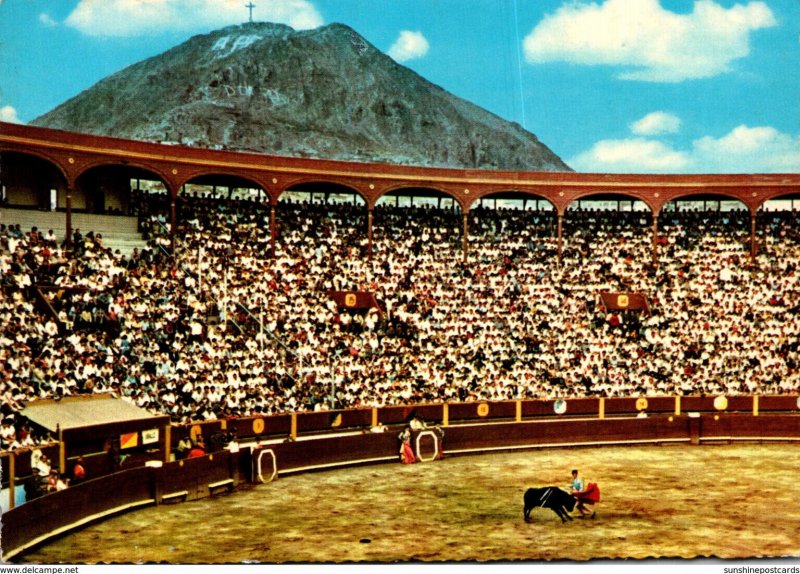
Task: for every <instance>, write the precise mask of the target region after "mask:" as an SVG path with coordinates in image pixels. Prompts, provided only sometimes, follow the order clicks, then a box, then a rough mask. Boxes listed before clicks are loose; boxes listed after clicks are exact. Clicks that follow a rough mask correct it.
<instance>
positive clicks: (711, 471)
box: [16, 443, 800, 564]
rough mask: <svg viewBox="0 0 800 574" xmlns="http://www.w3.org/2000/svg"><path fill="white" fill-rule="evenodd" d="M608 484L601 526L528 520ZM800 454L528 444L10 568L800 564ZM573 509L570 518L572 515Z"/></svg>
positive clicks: (367, 475)
mask: <svg viewBox="0 0 800 574" xmlns="http://www.w3.org/2000/svg"><path fill="white" fill-rule="evenodd" d="M572 468H579V469H580V470H581V472H582V474H583V475H584V477H585V478H586V479H588V480H591V481H596V482H597V483H598V484H599V485H600V489H601V492H602V496H603V500H602V502H601V503H600V504H599V505H597V506H596V510H597V517H596V518H595V519H594V520H589V519H586V520H574V521H573V522H570V523H567V524H565V525H562V524H561V521H560V520H559V518H558V517H557V516H556V515H555V514H554V513H553V512H552V511H550V510H544V509H535V510H534V511H533V514H532V517H533V522H532V523H530V524H526V523H525V522H523V519H522V495H523V492H524V490H525V488H527V487H529V486H546V485H551V484H555V485H559V486H565V485H566V484H567V483H568V482H569V478H570V476H569V474H570V470H571V469H572ZM798 468H800V445H797V444H788V443H786V444H769V445H756V444H750V445H707V446H689V445H674V446H660V447H659V446H647V447H624V448H622V447H620V448H617V447H604V448H575V449H560V450H533V451H524V452H513V453H500V454H488V455H480V456H464V457H450V458H446V459H445V460H442V461H437V462H431V463H425V464H416V465H409V466H403V465H400V464H396V465H394V464H392V465H379V466H371V467H361V468H349V469H340V470H334V471H328V472H321V473H311V474H305V475H298V476H288V477H284V478H280V479H278V480H277V481H275V482H273V483H270V484H265V485H260V486H257V487H249V486H248V487H245V488H244V489H241V490H239V491H237V492H235V493H232V494H229V495H225V496H219V497H216V498H214V499H206V500H200V501H195V502H189V503H184V504H174V505H165V506H160V507H152V508H146V509H143V510H138V511H136V512H132V513H129V514H126V515H122V516H119V517H116V518H113V519H110V520H107V521H105V522H103V523H101V524H97V525H93V526H90V527H87V528H84V529H83V530H80V531H78V532H75V533H73V534H70V535H67V536H65V537H63V538H61V539H59V540H56V541H54V542H52V543H50V544H49V545H47V546H44V547H41V548H39V549H38V550H37V551H36V552H33V553H29V554H28V555H26V556H24V557H22V558H21V559H18V560H16V562H22V561H25V562H39V563H45V564H53V563H58V562H68V563H97V562H122V563H142V562H145V563H146V562H168V563H173V564H175V563H216V564H219V563H241V562H244V561H257V562H261V563H284V562H314V563H317V562H323V563H331V562H343V561H346V562H353V561H356V562H362V561H366V562H370V563H385V562H393V561H406V560H413V561H426V562H438V561H486V560H504V561H505V560H537V561H538V560H574V561H585V560H590V559H593V558H620V557H625V558H648V557H656V558H694V557H719V558H756V557H784V556H792V557H800V500H798V496H797V478H798ZM576 515H577V512H576Z"/></svg>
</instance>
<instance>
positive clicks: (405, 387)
mask: <svg viewBox="0 0 800 574" xmlns="http://www.w3.org/2000/svg"><path fill="white" fill-rule="evenodd" d="M139 215H140V217H141V218H142V219H143V226H144V227H145V228H146V229H147V231H148V237H149V238H150V242H149V244H148V247H147V248H145V249H143V250H141V251H134V253H133V254H132V255H131V256H129V257H125V256H121V255H120V254H119V253H113V252H112V251H111V250H110V249H108V248H106V247H104V245H103V241H102V238H101V237H99V236H94V235H93V234H91V233H87V234H86V235H85V236H83V235H81V234H80V231H78V234H77V236H75V237H73V245H75V247H76V248H75V249H74V250H69V251H68V250H66V249H65V248H64V245H62V244H60V243H59V242H58V241H57V240H56V239H55V237H53V236H52V234H45V233H41V232H40V231H39V230H37V229H36V228H33V229H31V230H30V231H22V230H20V229H19V226H13V225H12V226H9V227H5V226H3V227H2V228H0V278H1V279H0V281H1V284H2V288H1V289H0V395H2V412H3V417H4V418H3V422H4V423H5V422H6V421H8V426H9V427H11V429H13V432H11V431H9V430H8V429H7V425H6V424H4V425H3V431H2V433H0V438H2V448H15V447H17V446H25V444H26V443H25V441H28V443H30V442H33V444H37V441H41V440H44V438H43V437H35V436H32V433H30V432H25V429H23V428H22V426H21V424H20V423H19V421H15V419H14V417H15V415H16V413H18V412H19V411H20V410H21V409H22V408H23V407H24V405H26V404H27V403H29V402H30V401H33V400H36V399H43V398H58V397H64V396H69V395H74V394H79V393H108V392H110V393H114V394H116V395H117V396H120V397H122V398H124V399H126V400H128V401H130V402H131V403H133V404H136V405H138V406H140V407H142V408H146V409H148V410H151V411H153V412H159V413H166V414H169V415H170V416H171V417H172V419H173V421H175V422H181V423H186V422H190V421H202V420H213V419H217V418H226V417H239V416H247V415H255V414H274V413H282V412H287V411H304V410H319V409H324V408H331V407H335V408H344V407H361V406H384V405H394V404H414V403H422V402H441V401H478V400H506V399H528V398H531V399H533V398H542V399H543V398H556V397H558V398H569V397H585V396H605V397H612V396H643V395H650V396H652V395H692V394H708V395H717V394H724V395H730V394H740V393H747V394H784V393H791V392H797V391H798V389H799V388H800V370H798V336H799V333H800V321H798V317H799V316H800V313H799V312H800V307H799V306H800V298H799V297H798V293H799V291H798V289H799V288H800V286H799V285H798V276H799V275H798V260H800V249H798V246H799V245H800V215H798V214H797V213H796V212H766V213H762V214H761V215H760V219H759V240H760V241H759V243H760V245H759V251H758V255H757V256H756V258H755V259H754V260H751V257H750V253H749V223H750V222H749V214H748V212H746V211H742V212H735V211H734V212H730V211H724V212H723V211H693V212H689V211H681V210H676V211H665V212H662V213H661V214H660V216H659V236H658V241H657V242H658V264H657V265H654V262H653V255H652V244H653V236H652V219H651V216H650V214H649V213H647V212H639V211H625V212H619V211H593V210H572V211H568V212H567V214H566V216H565V218H564V232H563V237H564V240H563V250H562V252H563V257H562V260H561V261H560V262H559V259H558V257H557V253H558V245H557V239H556V225H555V219H556V218H555V214H554V212H553V211H530V210H528V211H522V210H502V209H500V210H497V209H485V208H477V209H474V210H472V211H471V212H470V217H469V222H468V229H469V232H468V233H469V257H468V260H467V261H466V262H465V261H464V260H463V254H462V250H461V245H462V237H461V234H462V233H463V230H462V221H461V215H460V212H457V211H455V210H453V209H438V208H434V207H411V208H408V207H384V206H379V207H377V208H376V209H375V212H374V216H375V217H374V233H373V241H372V245H371V247H372V254H371V256H369V253H368V249H369V247H370V246H369V245H368V242H367V234H366V214H365V210H364V208H363V206H355V205H342V204H309V203H288V202H287V203H280V204H279V206H278V216H277V220H278V224H279V228H278V236H277V238H276V240H275V247H276V249H275V253H274V256H272V254H271V249H270V226H269V209H268V207H265V206H264V205H261V204H256V203H250V202H246V201H235V200H221V199H212V198H201V197H191V198H187V199H186V200H185V201H183V202H182V203H181V204H180V206H179V213H178V229H176V230H175V231H176V233H175V236H176V241H175V251H174V253H173V252H172V251H171V245H172V243H171V241H170V240H169V237H168V235H169V229H168V225H167V224H166V221H167V219H166V218H165V217H164V216H163V214H162V215H159V214H158V213H148V212H146V211H145V210H144V209H143V210H142V212H140V214H139ZM33 287H37V288H38V292H40V293H42V294H44V299H45V300H46V301H47V303H48V304H49V306H50V308H51V309H52V310H53V313H43V312H42V310H41V309H40V307H39V306H38V305H37V298H36V297H35V296H34V291H35V290H34V289H33ZM342 290H346V291H369V292H372V293H374V295H375V298H376V300H377V301H378V303H379V307H380V308H371V309H369V310H358V311H347V310H342V309H339V308H338V307H337V304H336V303H335V302H334V301H333V300H332V299H331V298H330V297H329V296H328V293H329V292H330V291H342ZM601 291H611V292H639V293H643V294H644V295H646V297H647V298H648V301H649V310H647V311H635V312H625V313H620V312H607V311H606V310H605V309H604V308H603V307H602V306H601V305H600V300H599V297H598V294H599V292H601Z"/></svg>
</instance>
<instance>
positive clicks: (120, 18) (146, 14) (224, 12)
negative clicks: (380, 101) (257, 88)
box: [65, 0, 323, 36]
mask: <svg viewBox="0 0 800 574" xmlns="http://www.w3.org/2000/svg"><path fill="white" fill-rule="evenodd" d="M244 4H245V3H244V2H242V1H241V0H80V2H79V3H78V5H77V6H76V7H75V9H74V10H73V11H72V13H71V14H70V15H69V16H68V17H67V19H66V21H65V23H66V24H67V25H69V26H72V27H73V28H75V29H77V30H78V31H80V32H81V33H83V34H86V35H88V36H144V35H149V34H154V33H160V32H166V31H171V32H174V31H199V30H203V29H216V28H220V27H223V26H228V25H231V24H242V23H244V22H247V20H248V17H249V12H248V11H247V9H246V8H245V6H244ZM253 20H254V21H259V22H262V21H268V22H278V23H282V24H287V25H289V26H291V27H292V28H294V29H296V30H307V29H311V28H316V27H318V26H321V25H322V24H323V20H322V16H321V15H320V14H319V12H318V11H317V9H316V8H315V7H314V5H313V4H312V3H311V2H310V1H309V0H260V2H258V3H257V4H256V7H255V8H254V9H253Z"/></svg>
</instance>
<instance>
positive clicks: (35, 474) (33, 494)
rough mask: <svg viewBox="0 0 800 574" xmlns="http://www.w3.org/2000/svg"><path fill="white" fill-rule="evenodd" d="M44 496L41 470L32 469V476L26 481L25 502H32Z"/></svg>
mask: <svg viewBox="0 0 800 574" xmlns="http://www.w3.org/2000/svg"><path fill="white" fill-rule="evenodd" d="M43 494H44V489H43V488H42V478H41V476H40V475H39V468H38V467H33V468H32V469H31V475H30V476H29V477H28V480H26V481H25V502H30V501H31V500H34V499H36V498H39V497H40V496H42V495H43Z"/></svg>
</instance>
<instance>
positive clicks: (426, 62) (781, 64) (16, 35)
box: [0, 0, 800, 173]
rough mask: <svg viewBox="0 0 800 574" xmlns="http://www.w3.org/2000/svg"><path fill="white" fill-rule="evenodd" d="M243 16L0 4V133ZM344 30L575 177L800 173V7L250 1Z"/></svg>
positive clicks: (230, 8) (102, 2) (177, 1)
mask: <svg viewBox="0 0 800 574" xmlns="http://www.w3.org/2000/svg"><path fill="white" fill-rule="evenodd" d="M247 1H248V0H0V119H2V120H4V121H17V122H21V123H25V122H28V121H30V120H32V119H34V118H35V117H37V116H39V115H41V114H43V113H45V112H47V111H49V110H50V109H52V108H54V107H55V106H57V105H58V104H59V103H61V102H63V101H65V100H67V99H68V98H70V97H72V96H75V95H77V94H78V93H80V92H81V91H82V90H84V89H86V88H88V87H90V86H91V85H93V84H94V83H95V82H97V81H99V80H100V79H102V78H103V77H105V76H107V75H109V74H111V73H114V72H116V71H118V70H120V69H122V68H124V67H126V66H128V65H130V64H133V63H135V62H137V61H139V60H142V59H144V58H147V57H150V56H153V55H155V54H158V53H161V52H163V51H165V50H167V49H168V48H170V47H172V46H174V45H177V44H179V43H181V42H183V41H184V40H186V39H188V38H189V37H190V36H192V35H195V34H199V33H204V32H208V31H211V30H214V29H217V28H221V27H223V26H226V25H229V24H236V23H241V22H244V21H246V20H247V18H248V10H247V8H245V6H244V5H245V4H246V3H247ZM252 1H253V4H255V7H254V8H253V19H254V20H259V21H262V20H264V21H274V22H282V23H285V24H288V25H290V26H292V27H294V28H295V29H310V28H315V27H317V26H320V25H325V24H330V23H332V22H341V23H344V24H347V25H349V26H351V27H352V28H354V29H355V30H357V31H358V32H359V33H360V34H361V35H362V36H364V37H365V38H366V39H367V40H368V41H369V42H371V43H372V44H373V45H375V46H376V47H377V48H378V49H380V50H382V51H384V52H386V53H387V54H389V55H390V56H392V57H393V58H394V59H395V60H397V61H398V62H400V63H402V64H403V65H406V66H408V67H410V68H412V69H413V70H415V71H416V72H418V73H419V74H421V75H422V76H424V77H425V78H427V79H428V80H430V81H432V82H433V83H435V84H438V85H440V86H442V87H443V88H445V89H446V90H448V91H450V92H452V93H453V94H456V95H457V96H460V97H462V98H465V99H467V100H470V101H472V102H474V103H475V104H478V105H480V106H482V107H484V108H486V109H488V110H490V111H492V112H494V113H496V114H497V115H499V116H501V117H503V118H505V119H508V120H511V121H516V122H518V123H520V124H522V125H523V126H524V127H526V128H527V129H528V130H530V131H532V132H533V133H535V134H536V135H537V136H538V137H539V139H540V140H541V141H543V142H544V143H545V144H547V145H548V146H549V147H550V148H551V149H552V150H553V151H554V152H555V153H556V154H558V155H559V156H560V157H561V158H562V159H564V160H565V161H566V162H567V163H568V164H570V165H571V166H572V167H573V168H575V169H576V170H578V171H593V172H640V173H704V172H706V173H713V172H721V173H741V172H750V173H761V172H764V173H766V172H799V171H800V0H696V1H695V0H252Z"/></svg>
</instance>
